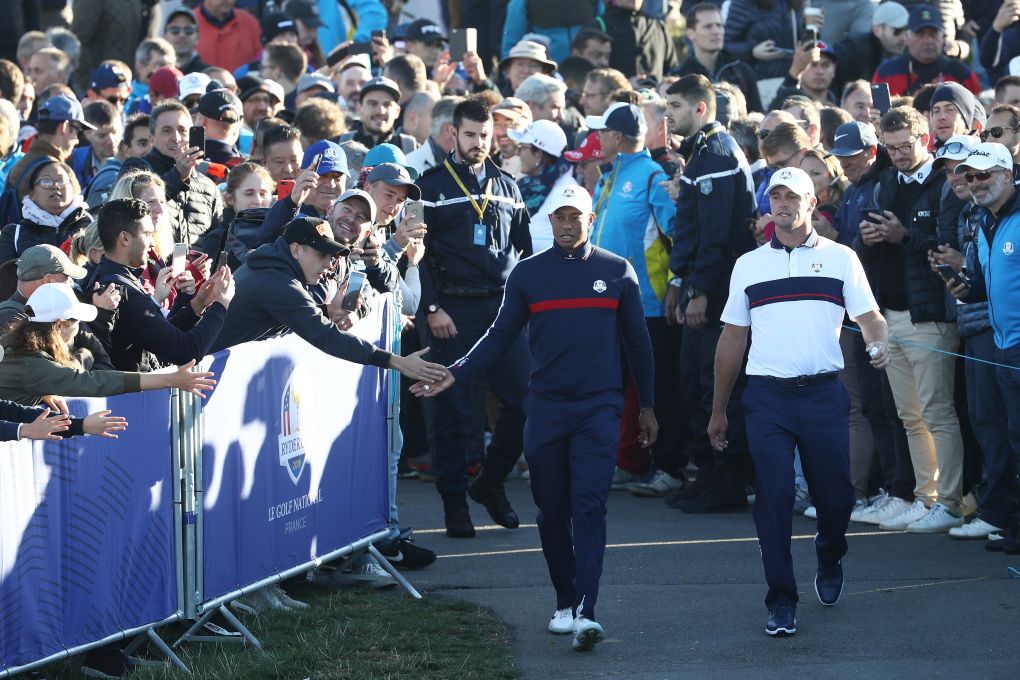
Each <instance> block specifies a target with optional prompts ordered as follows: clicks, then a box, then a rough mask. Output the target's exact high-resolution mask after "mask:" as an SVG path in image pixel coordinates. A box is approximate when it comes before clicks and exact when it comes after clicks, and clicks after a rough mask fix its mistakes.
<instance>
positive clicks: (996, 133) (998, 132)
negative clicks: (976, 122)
mask: <svg viewBox="0 0 1020 680" xmlns="http://www.w3.org/2000/svg"><path fill="white" fill-rule="evenodd" d="M1007 130H1009V131H1010V132H1016V131H1018V130H1020V127H1003V126H1001V125H996V126H995V127H993V128H988V129H987V130H982V131H981V141H982V142H984V141H986V140H987V139H988V135H991V136H992V137H994V138H995V139H1000V138H1001V137H1002V136H1003V135H1004V134H1006V131H1007Z"/></svg>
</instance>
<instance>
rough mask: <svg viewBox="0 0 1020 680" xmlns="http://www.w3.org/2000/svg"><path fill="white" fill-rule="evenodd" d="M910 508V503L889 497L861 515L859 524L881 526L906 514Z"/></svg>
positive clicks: (877, 502)
mask: <svg viewBox="0 0 1020 680" xmlns="http://www.w3.org/2000/svg"><path fill="white" fill-rule="evenodd" d="M909 507H910V503H908V502H907V501H905V500H903V499H902V498H897V497H895V496H887V497H885V498H884V499H881V500H879V501H876V502H875V503H874V504H872V506H871V507H870V508H868V509H867V510H865V511H864V512H862V513H861V515H860V519H858V520H857V521H858V522H863V523H864V524H881V523H882V522H884V521H886V520H888V519H892V518H894V517H896V516H897V515H899V514H901V513H903V512H906V510H907V508H909Z"/></svg>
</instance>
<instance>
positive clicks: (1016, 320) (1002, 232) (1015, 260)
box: [967, 192, 1020, 349]
mask: <svg viewBox="0 0 1020 680" xmlns="http://www.w3.org/2000/svg"><path fill="white" fill-rule="evenodd" d="M982 212H983V213H984V214H985V216H984V220H982V222H981V225H980V228H979V229H978V230H977V245H976V248H977V256H978V263H979V264H980V270H981V271H980V275H978V273H975V274H974V275H972V276H971V284H972V288H971V294H970V297H969V298H968V300H967V302H978V301H980V300H988V317H989V319H990V320H991V322H992V330H993V331H994V333H995V346H996V347H998V348H999V349H1009V348H1011V347H1014V346H1016V345H1017V344H1020V304H1017V299H1016V298H1017V291H1018V290H1020V192H1018V193H1016V194H1015V195H1014V197H1013V203H1012V205H1009V206H1007V207H1004V208H1003V211H1002V213H1003V214H1002V217H1000V218H998V219H996V218H995V217H994V216H993V215H992V214H991V213H990V212H988V211H987V210H984V209H982Z"/></svg>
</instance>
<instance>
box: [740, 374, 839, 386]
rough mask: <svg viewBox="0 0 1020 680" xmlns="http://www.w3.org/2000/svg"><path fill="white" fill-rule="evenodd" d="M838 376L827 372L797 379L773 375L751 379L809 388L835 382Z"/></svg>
mask: <svg viewBox="0 0 1020 680" xmlns="http://www.w3.org/2000/svg"><path fill="white" fill-rule="evenodd" d="M838 376H839V371H827V372H825V373H815V374H814V375H798V376H797V377H796V378H777V377H775V376H773V375H755V376H751V377H753V378H761V379H762V380H768V381H769V382H772V383H777V384H779V385H788V386H791V387H807V386H808V385H817V384H819V383H823V382H828V381H830V380H835V379H836V378H837V377H838Z"/></svg>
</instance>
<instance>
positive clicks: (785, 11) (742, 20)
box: [613, 0, 802, 79]
mask: <svg viewBox="0 0 1020 680" xmlns="http://www.w3.org/2000/svg"><path fill="white" fill-rule="evenodd" d="M772 6H773V9H761V8H760V7H759V6H758V4H757V3H756V2H755V1H754V0H733V2H732V3H730V12H729V14H728V15H727V16H726V50H727V51H728V52H732V53H733V54H734V55H736V57H737V58H738V59H740V60H741V61H743V62H744V63H745V64H748V65H749V66H750V67H751V68H753V69H754V72H755V73H757V74H758V78H759V79H761V78H782V77H783V75H784V74H785V73H786V71H787V70H788V69H789V68H790V64H791V63H792V62H793V56H792V53H791V56H789V57H783V58H782V59H773V60H772V61H758V60H757V59H755V58H754V55H752V54H751V50H753V49H754V46H755V45H757V44H759V43H763V42H765V41H766V40H773V41H775V43H776V47H782V48H785V49H788V50H792V49H794V48H795V47H796V44H795V42H796V38H797V36H796V35H795V30H799V28H800V26H801V24H802V22H801V20H800V18H799V17H798V16H797V15H796V14H795V13H793V11H792V10H791V9H790V3H789V1H788V0H775V1H774V2H773V3H772ZM795 27H796V28H795ZM613 51H614V52H615V51H616V43H613Z"/></svg>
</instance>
